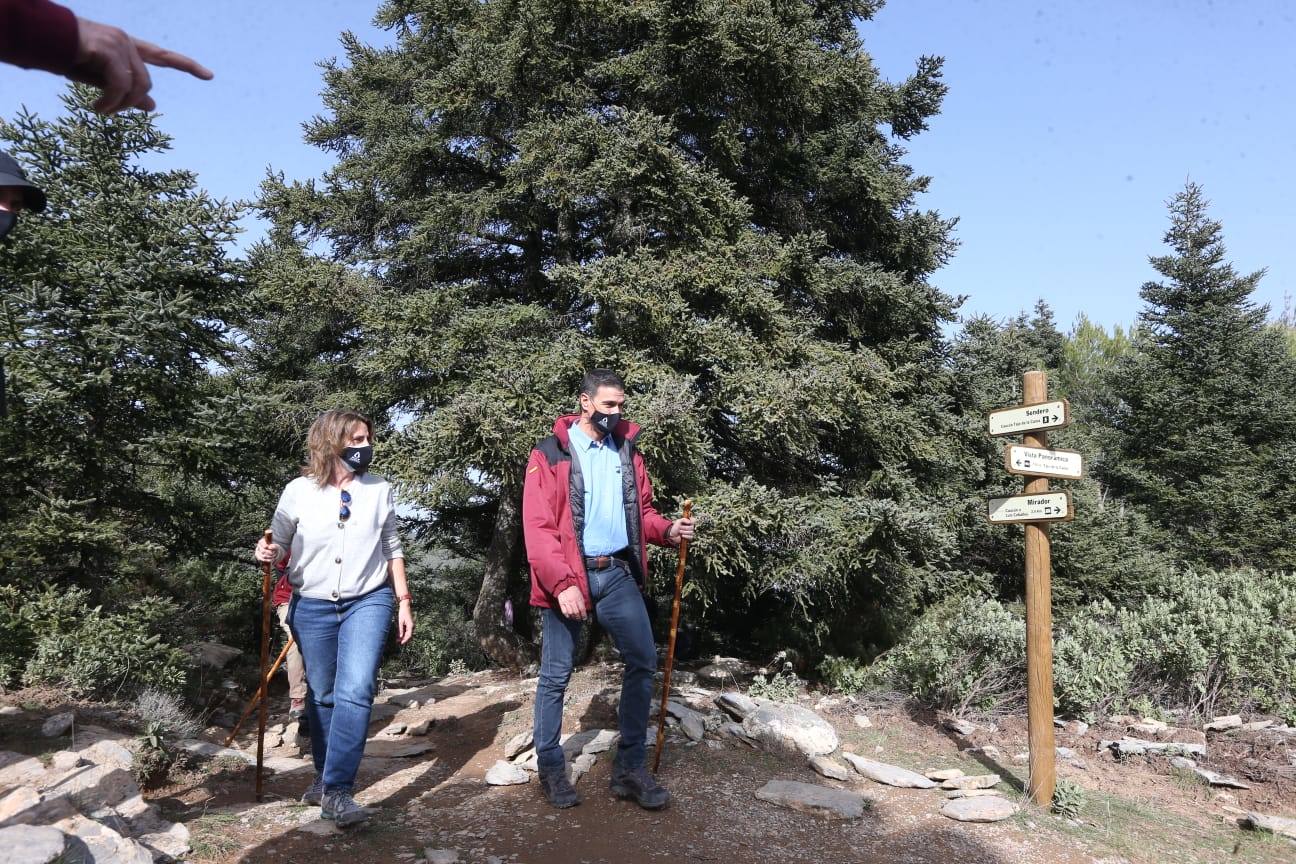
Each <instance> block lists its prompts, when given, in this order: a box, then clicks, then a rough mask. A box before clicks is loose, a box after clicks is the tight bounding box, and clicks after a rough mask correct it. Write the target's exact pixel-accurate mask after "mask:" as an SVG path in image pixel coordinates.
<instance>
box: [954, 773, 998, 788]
mask: <svg viewBox="0 0 1296 864" xmlns="http://www.w3.org/2000/svg"><path fill="white" fill-rule="evenodd" d="M997 785H999V775H998V774H977V775H975V776H973V777H953V778H951V779H949V780H946V781H945V782H943V783H941V788H942V789H989V788H991V787H993V786H997Z"/></svg>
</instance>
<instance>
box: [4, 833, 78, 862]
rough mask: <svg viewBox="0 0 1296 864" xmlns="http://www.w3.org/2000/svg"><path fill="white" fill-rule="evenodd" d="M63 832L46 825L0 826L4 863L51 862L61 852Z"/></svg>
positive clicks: (56, 858) (57, 857)
mask: <svg viewBox="0 0 1296 864" xmlns="http://www.w3.org/2000/svg"><path fill="white" fill-rule="evenodd" d="M64 842H65V838H64V837H63V832H62V831H60V830H58V829H57V828H51V827H49V826H47V825H40V826H37V825H12V826H10V827H8V828H0V849H3V850H5V851H4V860H5V864H51V862H53V861H57V860H58V859H59V856H61V855H62V854H63V844H64Z"/></svg>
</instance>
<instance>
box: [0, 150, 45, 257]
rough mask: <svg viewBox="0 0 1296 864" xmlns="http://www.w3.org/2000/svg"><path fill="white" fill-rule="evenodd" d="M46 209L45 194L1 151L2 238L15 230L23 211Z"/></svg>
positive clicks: (0, 224) (0, 219) (0, 200)
mask: <svg viewBox="0 0 1296 864" xmlns="http://www.w3.org/2000/svg"><path fill="white" fill-rule="evenodd" d="M44 209H45V193H44V192H42V191H41V190H40V188H39V187H38V186H37V185H36V184H35V183H32V182H31V181H30V180H28V179H27V175H26V174H24V173H23V170H22V169H21V168H19V167H18V163H17V162H15V161H14V158H13V157H12V156H10V155H9V154H8V153H5V152H3V151H0V237H4V236H5V235H6V234H8V233H9V232H10V231H12V230H13V227H14V225H15V224H16V223H17V222H18V214H19V213H21V212H22V211H24V210H31V211H33V212H36V213H39V212H41V211H42V210H44Z"/></svg>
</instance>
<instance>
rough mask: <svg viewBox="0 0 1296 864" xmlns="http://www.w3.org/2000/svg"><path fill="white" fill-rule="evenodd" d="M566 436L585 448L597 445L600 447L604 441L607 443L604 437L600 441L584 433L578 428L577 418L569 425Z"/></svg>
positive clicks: (593, 447) (591, 448) (592, 447)
mask: <svg viewBox="0 0 1296 864" xmlns="http://www.w3.org/2000/svg"><path fill="white" fill-rule="evenodd" d="M567 436H568V438H570V439H572V440H574V441H576V442H577V443H579V444H581V445H582V446H584V447H585V449H586V450H593V449H595V448H597V447H602V446H603V445H604V444H605V443H607V438H606V437H605V438H604V439H603V440H602V441H596V440H595V439H593V438H591V437H590V436H588V435H586V434H585V430H584V429H582V428H580V421H579V420H577V421H576V422H575V423H573V424H572V425H571V428H570V429H569V430H568V431H567Z"/></svg>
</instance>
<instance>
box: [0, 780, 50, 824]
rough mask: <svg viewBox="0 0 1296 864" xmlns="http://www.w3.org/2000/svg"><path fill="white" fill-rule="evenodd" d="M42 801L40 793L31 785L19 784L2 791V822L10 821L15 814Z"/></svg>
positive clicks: (0, 813)
mask: <svg viewBox="0 0 1296 864" xmlns="http://www.w3.org/2000/svg"><path fill="white" fill-rule="evenodd" d="M40 802H41V796H40V793H39V792H37V791H36V790H35V789H33V788H31V787H30V786H19V787H17V788H16V789H11V790H9V791H8V792H0V823H2V822H8V821H9V820H10V819H12V818H13V817H14V816H17V815H18V814H19V813H21V812H23V811H24V810H28V809H30V808H32V807H35V806H36V805H37V804H39V803H40Z"/></svg>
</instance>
